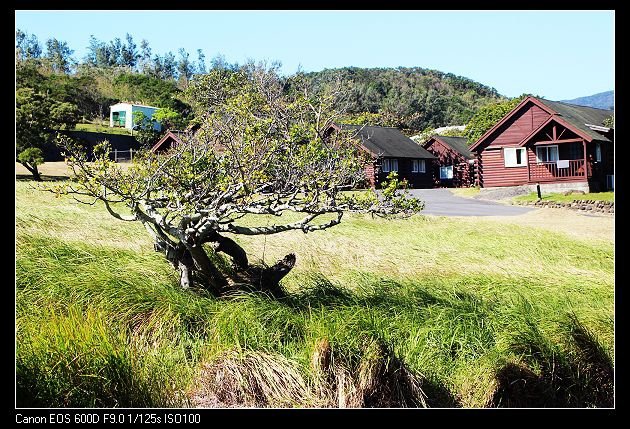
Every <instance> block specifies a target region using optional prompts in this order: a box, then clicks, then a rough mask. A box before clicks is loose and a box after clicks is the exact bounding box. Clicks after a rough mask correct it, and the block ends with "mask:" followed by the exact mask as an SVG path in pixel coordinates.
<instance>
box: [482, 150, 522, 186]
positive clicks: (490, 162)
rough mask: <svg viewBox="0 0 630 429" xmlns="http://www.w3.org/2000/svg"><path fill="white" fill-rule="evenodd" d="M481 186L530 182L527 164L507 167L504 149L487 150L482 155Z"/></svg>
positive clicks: (515, 184) (514, 184) (513, 184)
mask: <svg viewBox="0 0 630 429" xmlns="http://www.w3.org/2000/svg"><path fill="white" fill-rule="evenodd" d="M479 158H480V161H481V162H480V164H481V167H482V169H481V170H480V174H481V186H483V187H486V188H489V187H493V186H517V185H523V184H525V183H527V182H528V178H527V166H522V167H506V166H505V160H504V158H503V149H497V150H485V151H483V152H482V153H481V155H480V157H479Z"/></svg>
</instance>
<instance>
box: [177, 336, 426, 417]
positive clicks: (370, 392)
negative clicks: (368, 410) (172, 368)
mask: <svg viewBox="0 0 630 429" xmlns="http://www.w3.org/2000/svg"><path fill="white" fill-rule="evenodd" d="M363 353H364V354H363V356H362V358H361V360H360V361H359V363H358V364H355V365H353V364H351V363H349V362H347V361H345V360H344V359H339V358H338V359H335V358H334V353H333V352H332V349H331V347H330V344H329V342H328V340H326V339H323V340H320V341H318V342H317V344H316V347H315V351H314V353H313V355H312V360H311V364H312V368H311V369H312V370H313V373H314V374H315V375H314V379H313V380H310V382H307V381H306V380H305V379H304V377H303V376H302V375H301V372H300V370H299V366H298V365H297V364H296V363H295V362H292V361H290V360H289V359H287V358H285V357H283V356H281V355H278V354H273V355H272V354H269V353H263V352H254V351H247V352H244V353H237V352H235V351H232V352H228V353H225V354H223V355H221V356H220V357H218V358H217V359H215V360H214V361H213V363H211V364H205V365H203V366H202V369H201V373H200V376H199V378H198V380H197V382H196V386H195V388H194V389H193V390H192V391H191V392H190V395H189V396H190V398H191V403H192V405H193V406H195V407H203V408H214V407H320V408H324V407H326V408H328V407H332V408H337V407H338V408H364V407H377V408H390V407H400V408H403V407H427V403H426V400H425V399H426V395H425V394H424V392H423V391H422V388H421V386H422V378H421V377H420V376H418V375H415V374H413V373H412V372H411V371H409V370H408V369H407V367H406V366H405V364H404V363H403V362H402V361H401V360H400V359H398V358H397V357H395V356H394V355H393V354H392V353H391V352H390V351H389V350H388V349H387V348H386V347H384V346H382V345H381V344H379V343H378V342H372V343H370V344H369V345H368V346H367V347H366V349H365V350H364V351H363Z"/></svg>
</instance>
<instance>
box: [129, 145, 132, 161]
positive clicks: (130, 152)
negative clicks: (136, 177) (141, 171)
mask: <svg viewBox="0 0 630 429" xmlns="http://www.w3.org/2000/svg"><path fill="white" fill-rule="evenodd" d="M129 161H133V149H132V148H129Z"/></svg>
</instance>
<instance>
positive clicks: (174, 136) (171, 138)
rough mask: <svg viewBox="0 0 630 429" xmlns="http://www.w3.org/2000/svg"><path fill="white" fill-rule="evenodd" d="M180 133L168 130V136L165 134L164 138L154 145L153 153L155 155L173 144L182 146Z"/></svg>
mask: <svg viewBox="0 0 630 429" xmlns="http://www.w3.org/2000/svg"><path fill="white" fill-rule="evenodd" d="M180 133H181V131H177V130H167V131H166V134H164V135H163V136H162V138H161V139H160V140H159V141H158V142H157V143H156V144H154V145H153V147H152V148H151V152H153V153H155V152H157V151H159V150H163V149H168V148H169V147H171V145H172V144H173V143H178V144H181V143H182V140H181V139H180V138H179V134H180Z"/></svg>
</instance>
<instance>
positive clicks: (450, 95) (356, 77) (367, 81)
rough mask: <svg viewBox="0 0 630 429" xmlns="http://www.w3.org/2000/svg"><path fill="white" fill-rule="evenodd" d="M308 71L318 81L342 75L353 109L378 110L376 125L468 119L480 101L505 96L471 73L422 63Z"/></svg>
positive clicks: (409, 126)
mask: <svg viewBox="0 0 630 429" xmlns="http://www.w3.org/2000/svg"><path fill="white" fill-rule="evenodd" d="M306 77H307V78H308V79H309V80H310V82H311V83H312V84H313V86H314V87H317V86H318V85H321V84H323V83H325V82H330V81H332V80H334V79H336V78H337V77H339V78H340V79H341V80H342V82H344V83H345V88H346V91H347V96H348V108H349V112H352V113H354V114H360V113H363V112H368V113H370V114H373V115H372V116H374V117H373V118H372V122H375V123H374V124H373V125H387V126H395V127H398V128H403V129H406V130H409V131H411V132H414V131H421V130H424V129H426V128H437V127H442V126H446V125H462V124H465V123H466V122H468V120H469V119H470V118H471V117H472V115H473V114H474V113H475V112H476V111H477V110H478V108H479V107H481V106H483V105H486V104H488V103H490V102H494V101H499V100H503V99H504V97H502V96H501V95H499V94H498V93H497V91H496V90H495V89H494V88H490V87H488V86H486V85H483V84H481V83H478V82H475V81H473V80H471V79H468V78H465V77H462V76H456V75H454V74H451V73H444V72H441V71H437V70H429V69H424V68H420V67H411V68H406V67H398V68H357V67H346V68H340V69H325V70H323V71H320V72H311V73H307V74H306ZM368 116H369V115H368ZM376 122H380V123H376Z"/></svg>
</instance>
